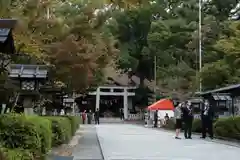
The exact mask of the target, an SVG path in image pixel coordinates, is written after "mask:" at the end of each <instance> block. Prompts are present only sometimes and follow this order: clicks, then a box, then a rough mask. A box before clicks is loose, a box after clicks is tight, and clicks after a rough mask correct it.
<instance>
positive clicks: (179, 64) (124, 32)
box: [0, 0, 240, 97]
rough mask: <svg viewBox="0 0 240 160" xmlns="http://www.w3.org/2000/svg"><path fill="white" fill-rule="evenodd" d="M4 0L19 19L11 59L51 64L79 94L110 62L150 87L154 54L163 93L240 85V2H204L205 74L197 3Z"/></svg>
mask: <svg viewBox="0 0 240 160" xmlns="http://www.w3.org/2000/svg"><path fill="white" fill-rule="evenodd" d="M0 2H1V5H0V7H1V8H0V9H1V12H0V15H1V17H4V18H9V17H10V18H17V19H18V20H19V22H20V23H19V25H18V26H17V27H16V29H15V31H14V33H15V34H14V36H15V39H16V43H17V52H18V53H19V54H20V55H22V56H18V57H17V58H16V57H15V58H14V57H12V58H11V60H12V61H14V62H15V63H45V64H48V65H50V66H52V77H53V79H54V80H56V81H62V82H64V83H65V84H66V85H67V86H68V87H69V88H71V89H74V90H76V91H82V90H85V89H86V88H88V87H89V86H91V85H97V84H98V83H100V82H101V81H102V80H104V74H103V69H104V68H105V67H107V66H108V64H110V62H111V63H113V62H116V66H117V67H118V69H121V70H123V71H125V72H128V71H129V69H131V70H132V74H135V75H137V76H138V77H139V78H140V86H142V87H143V84H144V79H148V80H150V81H151V80H153V77H154V69H153V68H154V64H153V62H154V57H155V56H156V59H157V86H158V92H159V93H161V94H165V95H168V96H169V95H170V96H171V95H173V94H176V93H177V96H179V97H181V96H184V95H188V93H192V92H195V91H196V90H197V89H198V85H199V79H201V80H202V84H203V89H205V90H207V89H212V88H216V87H220V86H225V85H227V84H232V83H238V82H239V73H240V72H239V55H238V54H239V45H238V44H239V42H238V41H239V36H240V35H239V32H240V31H239V30H240V27H239V23H240V22H239V21H237V20H238V19H239V17H240V16H239V8H240V7H239V1H238V0H225V1H222V0H212V1H203V2H202V30H201V33H202V37H201V38H202V51H203V54H202V55H203V68H202V72H201V73H199V72H198V71H199V63H198V61H199V56H198V52H199V45H198V40H199V34H198V29H199V28H198V21H199V18H198V11H199V10H198V9H199V4H198V0H184V1H183V0H174V1H165V0H155V1H152V0H145V1H143V0H120V1H119V0H117V1H114V0H111V1H109V0H102V1H100V0H99V1H90V0H88V1H87V0H68V1H62V0H51V1H50V0H45V1H41V0H26V1H22V0H4V1H0ZM115 40H116V41H117V43H116V41H115ZM23 53H24V54H23ZM146 66H147V67H146ZM1 74H2V73H1ZM1 77H2V75H1Z"/></svg>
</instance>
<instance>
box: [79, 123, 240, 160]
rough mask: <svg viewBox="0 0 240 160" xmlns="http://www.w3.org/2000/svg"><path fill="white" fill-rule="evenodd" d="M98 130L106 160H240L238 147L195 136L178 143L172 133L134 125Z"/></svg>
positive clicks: (106, 126)
mask: <svg viewBox="0 0 240 160" xmlns="http://www.w3.org/2000/svg"><path fill="white" fill-rule="evenodd" d="M96 128H97V133H98V137H99V141H100V144H101V148H102V152H103V156H104V160H202V159H204V160H226V159H229V160H234V159H238V158H239V157H240V148H238V147H234V146H229V145H225V144H220V143H216V142H212V141H207V140H201V139H199V137H195V136H194V137H193V139H192V140H185V139H182V140H175V139H174V133H173V132H167V131H161V130H154V129H150V128H144V127H142V126H138V125H132V124H100V125H99V126H96ZM96 145H97V144H96ZM79 149H81V148H79Z"/></svg>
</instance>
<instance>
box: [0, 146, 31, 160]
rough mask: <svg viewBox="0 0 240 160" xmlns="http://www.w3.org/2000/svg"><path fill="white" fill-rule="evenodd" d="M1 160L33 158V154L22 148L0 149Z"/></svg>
mask: <svg viewBox="0 0 240 160" xmlns="http://www.w3.org/2000/svg"><path fill="white" fill-rule="evenodd" d="M0 159H1V160H33V159H34V158H33V155H32V154H31V152H29V151H28V150H24V149H6V148H4V149H1V151H0Z"/></svg>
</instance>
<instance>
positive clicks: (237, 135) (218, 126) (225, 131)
mask: <svg viewBox="0 0 240 160" xmlns="http://www.w3.org/2000/svg"><path fill="white" fill-rule="evenodd" d="M239 123H240V118H239V117H236V118H235V117H229V118H220V119H218V120H217V121H216V122H215V124H214V133H215V135H217V136H221V137H228V138H232V139H238V140H240V130H239Z"/></svg>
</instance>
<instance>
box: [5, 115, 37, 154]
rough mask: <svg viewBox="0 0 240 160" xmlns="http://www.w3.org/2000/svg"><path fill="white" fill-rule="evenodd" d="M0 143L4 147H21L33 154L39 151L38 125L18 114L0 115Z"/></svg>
mask: <svg viewBox="0 0 240 160" xmlns="http://www.w3.org/2000/svg"><path fill="white" fill-rule="evenodd" d="M0 143H1V144H2V145H3V147H5V148H12V149H15V148H23V149H27V150H29V151H30V152H32V153H34V154H35V155H39V154H40V151H41V138H40V136H39V134H38V127H37V126H36V125H35V124H34V122H31V121H29V120H28V119H27V118H26V116H24V115H19V114H6V115H1V116H0Z"/></svg>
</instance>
